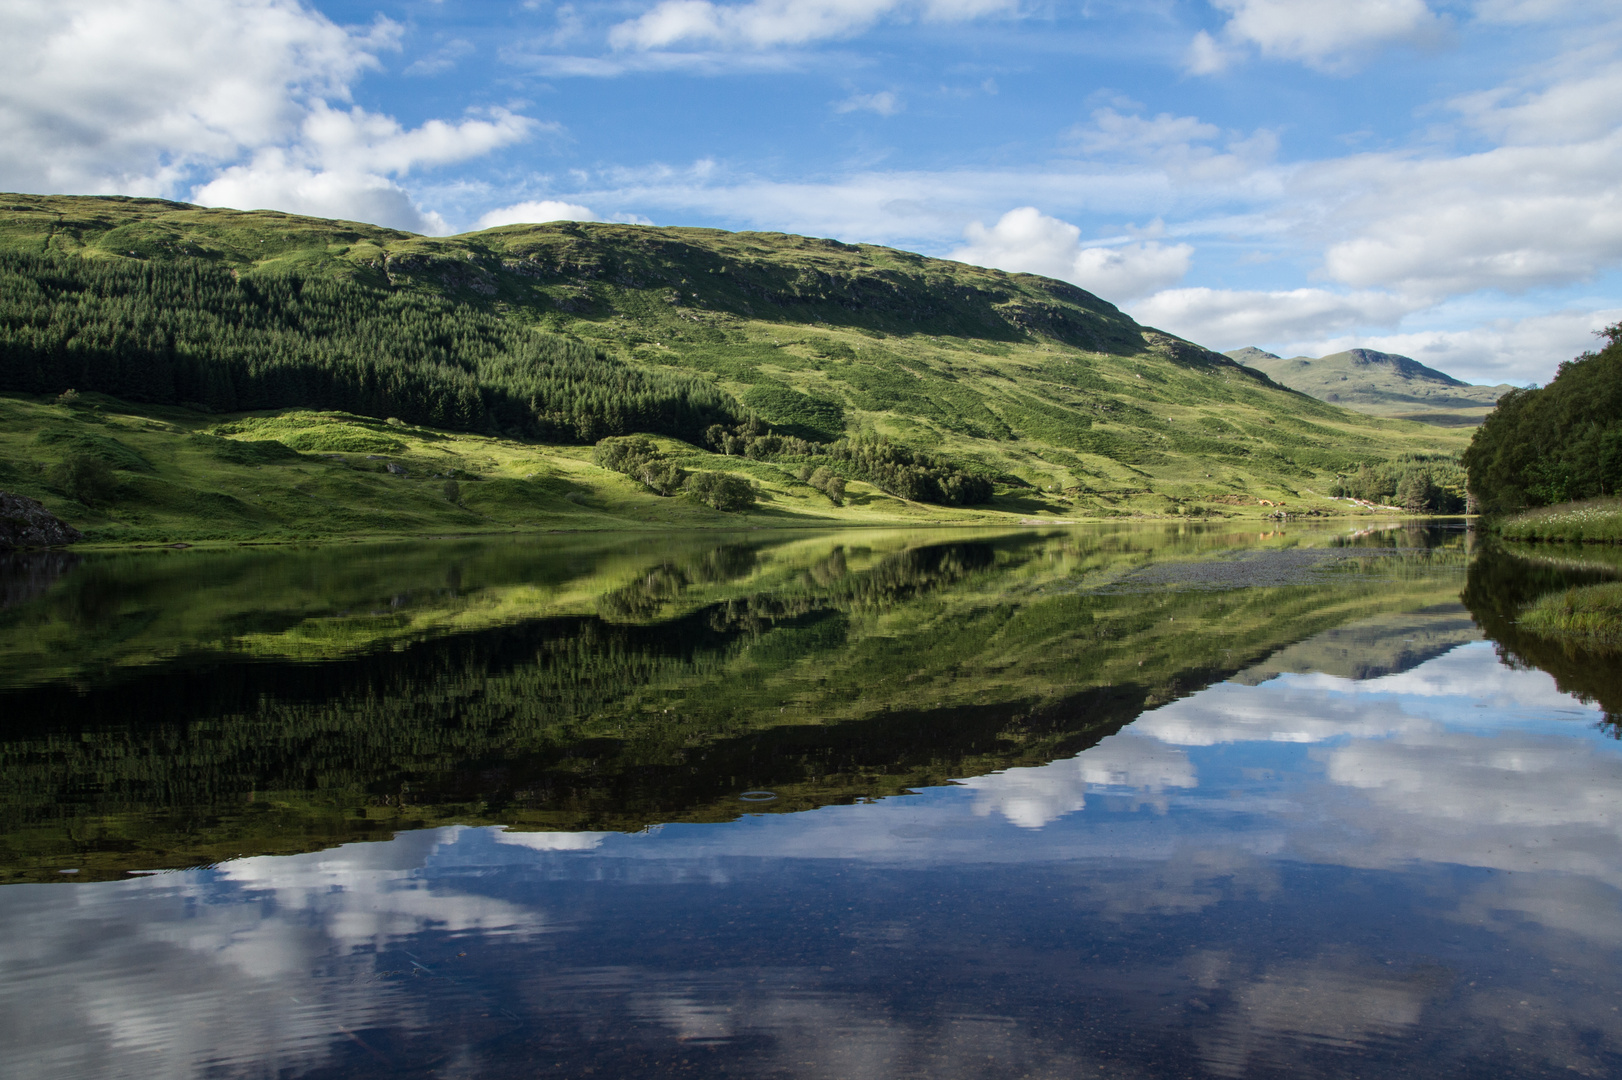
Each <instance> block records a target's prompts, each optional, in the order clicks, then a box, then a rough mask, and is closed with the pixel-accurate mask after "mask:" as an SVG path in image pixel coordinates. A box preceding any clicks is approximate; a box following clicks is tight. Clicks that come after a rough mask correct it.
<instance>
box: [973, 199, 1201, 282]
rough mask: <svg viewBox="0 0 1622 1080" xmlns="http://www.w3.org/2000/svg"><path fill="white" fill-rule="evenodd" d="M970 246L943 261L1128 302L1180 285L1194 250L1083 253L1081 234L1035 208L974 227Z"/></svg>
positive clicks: (1097, 249)
mask: <svg viewBox="0 0 1622 1080" xmlns="http://www.w3.org/2000/svg"><path fill="white" fill-rule="evenodd" d="M964 235H965V236H966V237H967V239H968V243H967V244H966V245H964V246H963V247H960V248H958V249H956V250H955V251H953V252H951V253H950V254H949V255H948V256H947V257H948V258H952V259H957V260H958V261H959V262H967V263H974V264H975V265H978V266H994V267H997V268H998V269H1000V270H1010V271H1016V272H1025V273H1032V274H1046V275H1047V276H1048V277H1056V278H1061V279H1063V280H1065V281H1069V282H1073V283H1074V284H1077V285H1080V286H1081V287H1082V288H1084V289H1086V290H1088V291H1089V292H1092V293H1095V294H1096V295H1098V296H1101V297H1103V298H1104V299H1106V300H1127V299H1132V298H1134V297H1138V296H1142V295H1144V294H1145V293H1149V292H1152V291H1154V290H1155V289H1157V288H1161V287H1163V286H1165V285H1169V284H1172V283H1174V282H1177V281H1180V280H1182V278H1183V275H1185V274H1187V273H1188V266H1189V259H1190V257H1191V256H1192V255H1193V253H1194V249H1193V248H1192V247H1190V246H1189V245H1188V244H1171V245H1163V244H1161V243H1160V242H1158V241H1155V240H1150V241H1146V242H1145V241H1139V242H1137V243H1132V244H1123V245H1118V246H1110V247H1103V246H1091V247H1084V246H1083V245H1082V243H1081V230H1080V229H1078V228H1076V226H1074V225H1071V224H1069V223H1068V222H1064V221H1060V220H1059V219H1058V218H1053V217H1048V216H1047V215H1046V214H1043V213H1042V212H1040V211H1039V210H1037V209H1036V208H1035V207H1034V206H1022V207H1020V208H1019V209H1017V210H1010V211H1008V213H1006V214H1004V215H1003V216H1002V217H1001V218H1000V219H999V220H998V221H997V223H996V224H995V225H993V226H991V227H990V228H987V227H986V226H985V225H983V224H981V223H980V222H978V221H977V222H974V223H972V224H971V225H970V226H969V227H968V229H967V230H965V234H964Z"/></svg>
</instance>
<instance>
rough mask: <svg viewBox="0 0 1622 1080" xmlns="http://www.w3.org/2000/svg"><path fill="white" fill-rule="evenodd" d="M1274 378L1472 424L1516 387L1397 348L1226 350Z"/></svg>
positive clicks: (1341, 398) (1343, 399) (1443, 421)
mask: <svg viewBox="0 0 1622 1080" xmlns="http://www.w3.org/2000/svg"><path fill="white" fill-rule="evenodd" d="M1224 355H1226V356H1227V357H1228V358H1229V359H1230V360H1235V361H1237V362H1239V363H1241V364H1244V365H1245V366H1246V367H1249V368H1254V369H1255V370H1257V371H1260V372H1262V373H1264V374H1265V375H1267V376H1268V378H1270V379H1272V380H1273V381H1274V382H1277V383H1280V384H1282V385H1284V386H1288V387H1289V388H1290V389H1292V390H1299V391H1301V393H1303V394H1310V395H1312V396H1313V397H1315V398H1318V399H1319V400H1320V401H1327V402H1330V403H1332V404H1335V405H1340V406H1342V407H1344V408H1347V409H1352V410H1354V411H1356V412H1360V413H1366V414H1368V415H1369V416H1384V417H1391V418H1394V419H1401V420H1417V421H1420V422H1421V423H1427V424H1440V425H1444V426H1449V427H1473V426H1474V425H1476V424H1479V423H1481V421H1482V419H1483V418H1484V417H1485V416H1486V415H1487V414H1488V413H1489V412H1491V411H1492V410H1493V407H1494V406H1496V405H1497V404H1498V399H1499V398H1500V397H1502V396H1503V395H1504V394H1506V393H1508V392H1509V391H1510V390H1512V389H1514V387H1512V386H1509V385H1507V384H1505V385H1500V386H1475V385H1473V384H1471V383H1467V382H1463V381H1461V380H1459V379H1455V378H1454V377H1453V376H1451V375H1448V374H1446V373H1444V372H1441V371H1437V370H1436V369H1435V368H1431V367H1426V366H1425V365H1424V364H1421V363H1420V362H1419V361H1417V360H1414V359H1411V358H1409V357H1406V356H1399V355H1397V354H1396V353H1384V352H1375V351H1374V350H1373V349H1349V350H1347V351H1346V352H1338V353H1330V354H1329V355H1328V356H1320V357H1316V358H1314V357H1310V356H1296V357H1292V358H1291V359H1289V360H1285V359H1284V358H1283V357H1279V356H1274V355H1273V354H1272V353H1270V352H1263V351H1262V350H1261V349H1258V348H1256V347H1255V346H1249V347H1247V348H1243V349H1234V350H1232V351H1230V352H1228V353H1225V354H1224Z"/></svg>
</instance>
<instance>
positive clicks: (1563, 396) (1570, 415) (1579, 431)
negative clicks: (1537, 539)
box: [1464, 323, 1622, 513]
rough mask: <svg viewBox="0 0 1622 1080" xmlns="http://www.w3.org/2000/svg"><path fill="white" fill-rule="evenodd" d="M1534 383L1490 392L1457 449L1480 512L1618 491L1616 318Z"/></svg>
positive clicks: (1621, 368) (1620, 346)
mask: <svg viewBox="0 0 1622 1080" xmlns="http://www.w3.org/2000/svg"><path fill="white" fill-rule="evenodd" d="M1600 336H1601V337H1603V338H1604V339H1605V341H1606V344H1605V345H1604V347H1603V348H1601V349H1600V350H1599V351H1598V352H1586V353H1583V354H1582V355H1581V356H1579V357H1577V358H1576V359H1574V360H1568V361H1566V362H1565V363H1563V364H1561V365H1560V369H1559V371H1558V372H1557V373H1556V374H1555V377H1554V379H1553V381H1551V382H1550V383H1549V384H1548V385H1547V386H1545V387H1543V388H1542V389H1535V388H1528V389H1525V390H1512V391H1510V392H1509V393H1507V394H1505V395H1504V396H1503V397H1501V398H1499V399H1498V408H1496V409H1495V410H1493V411H1492V413H1490V414H1489V415H1488V416H1487V419H1486V420H1485V421H1484V422H1483V423H1482V425H1481V427H1479V428H1478V429H1476V434H1475V437H1474V438H1473V439H1471V441H1470V446H1469V448H1468V449H1466V450H1465V452H1464V466H1465V468H1466V469H1468V470H1469V478H1470V479H1469V484H1470V493H1471V494H1472V495H1474V496H1475V497H1476V499H1477V500H1478V502H1479V504H1480V508H1481V510H1482V511H1483V512H1484V513H1510V512H1513V511H1516V510H1522V509H1525V508H1527V507H1533V506H1548V505H1551V504H1554V503H1562V502H1570V501H1573V500H1576V499H1590V498H1594V497H1596V496H1600V495H1619V494H1622V323H1617V324H1615V325H1613V326H1609V327H1606V328H1605V329H1604V330H1602V331H1601V332H1600Z"/></svg>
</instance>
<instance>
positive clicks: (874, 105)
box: [834, 90, 906, 116]
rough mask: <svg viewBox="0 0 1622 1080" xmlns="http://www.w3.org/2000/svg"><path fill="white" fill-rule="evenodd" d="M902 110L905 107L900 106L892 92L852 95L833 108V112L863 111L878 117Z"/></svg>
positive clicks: (899, 101)
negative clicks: (873, 113) (875, 114)
mask: <svg viewBox="0 0 1622 1080" xmlns="http://www.w3.org/2000/svg"><path fill="white" fill-rule="evenodd" d="M904 108H906V106H905V105H903V104H902V102H901V99H900V98H898V97H896V96H895V94H894V93H893V92H892V91H889V90H881V91H879V92H878V93H876V94H852V95H851V96H850V97H848V98H846V99H845V100H844V101H841V102H839V103H838V104H836V105H835V106H834V112H837V113H848V112H858V111H865V112H875V113H878V114H879V115H880V116H894V115H895V114H896V113H898V112H900V111H901V110H902V109H904Z"/></svg>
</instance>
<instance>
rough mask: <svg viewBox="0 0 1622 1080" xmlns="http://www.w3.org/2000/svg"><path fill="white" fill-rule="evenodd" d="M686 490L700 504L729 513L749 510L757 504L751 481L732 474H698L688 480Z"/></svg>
mask: <svg viewBox="0 0 1622 1080" xmlns="http://www.w3.org/2000/svg"><path fill="white" fill-rule="evenodd" d="M686 489H687V493H688V494H689V495H691V496H692V497H693V498H695V499H697V500H698V501H699V502H702V503H705V504H707V505H709V506H712V507H714V508H715V509H717V510H725V511H727V512H728V513H732V512H735V511H738V510H747V509H748V508H749V507H750V506H752V505H754V502H755V490H754V488H752V487H750V486H749V481H747V480H744V479H743V478H742V477H738V476H733V475H732V474H731V473H718V472H696V473H694V474H693V475H691V476H689V477H688V478H687V483H686Z"/></svg>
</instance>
